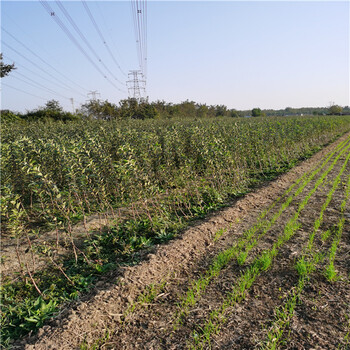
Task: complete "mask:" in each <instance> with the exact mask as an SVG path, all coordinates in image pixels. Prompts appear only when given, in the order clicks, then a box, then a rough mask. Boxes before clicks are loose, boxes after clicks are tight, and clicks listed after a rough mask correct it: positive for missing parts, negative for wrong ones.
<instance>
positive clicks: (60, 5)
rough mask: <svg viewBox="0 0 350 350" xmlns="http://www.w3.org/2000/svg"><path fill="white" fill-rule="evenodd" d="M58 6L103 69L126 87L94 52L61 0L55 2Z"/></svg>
mask: <svg viewBox="0 0 350 350" xmlns="http://www.w3.org/2000/svg"><path fill="white" fill-rule="evenodd" d="M55 2H56V4H57V6H58V7H59V8H60V9H61V11H62V12H63V14H64V15H65V17H66V18H67V19H68V21H69V23H70V24H71V25H72V27H73V28H74V30H75V31H76V32H77V33H78V35H79V36H80V39H81V40H83V42H84V43H85V45H86V46H87V47H88V48H89V50H90V51H91V52H92V54H93V55H94V56H95V58H96V59H97V60H98V61H99V62H100V63H101V64H102V65H103V67H104V68H105V69H106V71H107V72H108V73H109V74H110V75H111V76H112V77H113V78H114V79H115V80H116V81H118V83H120V84H122V85H124V84H123V83H122V82H121V81H120V80H119V79H118V78H117V77H116V76H115V75H114V74H113V73H112V72H111V70H110V69H109V68H108V67H107V66H106V65H105V63H104V62H103V61H102V59H101V58H100V57H99V55H98V54H97V53H96V51H95V50H94V48H93V47H92V46H91V45H90V43H89V42H88V40H87V39H86V37H85V35H84V34H83V33H82V32H81V30H80V29H79V27H78V26H77V25H76V24H75V22H74V20H73V18H72V17H71V16H70V14H69V13H68V11H67V10H66V8H65V7H64V6H63V4H62V2H61V1H59V0H56V1H55Z"/></svg>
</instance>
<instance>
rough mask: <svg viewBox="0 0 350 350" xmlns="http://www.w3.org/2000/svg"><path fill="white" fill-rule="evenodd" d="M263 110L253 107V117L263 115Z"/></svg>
mask: <svg viewBox="0 0 350 350" xmlns="http://www.w3.org/2000/svg"><path fill="white" fill-rule="evenodd" d="M261 116H262V111H261V109H260V108H253V109H252V117H261Z"/></svg>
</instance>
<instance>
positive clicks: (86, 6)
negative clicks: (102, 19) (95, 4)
mask: <svg viewBox="0 0 350 350" xmlns="http://www.w3.org/2000/svg"><path fill="white" fill-rule="evenodd" d="M81 2H82V4H83V6H84V8H85V11H86V12H87V14H88V16H89V18H90V20H91V22H92V24H93V26H94V27H95V29H96V31H97V33H98V35H99V37H100V38H101V40H102V42H103V44H104V45H105V46H106V49H107V51H108V53H109V55H110V56H111V57H112V60H113V61H114V63H115V64H116V65H117V67H118V68H119V70H120V72H121V73H122V74H123V75H124V76H126V74H125V73H124V71H123V70H122V69H121V67H120V65H119V63H118V61H117V60H116V58H115V57H114V55H113V53H112V51H111V49H110V48H109V46H108V43H107V41H106V40H105V38H104V37H103V35H102V32H101V30H100V28H99V27H98V25H97V23H96V21H95V18H94V17H93V15H92V13H91V11H90V9H89V7H88V4H87V3H86V1H84V0H82V1H81Z"/></svg>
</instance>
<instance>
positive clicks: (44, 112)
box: [22, 100, 81, 121]
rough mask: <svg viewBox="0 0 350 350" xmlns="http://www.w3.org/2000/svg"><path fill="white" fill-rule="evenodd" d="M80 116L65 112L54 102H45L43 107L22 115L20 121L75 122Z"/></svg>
mask: <svg viewBox="0 0 350 350" xmlns="http://www.w3.org/2000/svg"><path fill="white" fill-rule="evenodd" d="M80 117H81V116H79V115H75V114H72V113H69V112H65V111H64V110H63V108H62V107H61V106H60V103H59V102H58V101H56V100H50V101H47V102H46V104H45V106H43V107H39V108H38V109H35V110H32V111H29V112H27V113H26V114H24V115H22V119H24V120H27V121H33V120H42V121H50V120H51V121H58V120H60V121H70V120H77V119H79V118H80Z"/></svg>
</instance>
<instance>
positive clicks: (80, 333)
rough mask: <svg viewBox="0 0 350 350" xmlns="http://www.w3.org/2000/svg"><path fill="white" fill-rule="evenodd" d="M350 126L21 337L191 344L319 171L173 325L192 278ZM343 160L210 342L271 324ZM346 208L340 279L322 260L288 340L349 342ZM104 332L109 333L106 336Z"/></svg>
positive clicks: (221, 344)
mask: <svg viewBox="0 0 350 350" xmlns="http://www.w3.org/2000/svg"><path fill="white" fill-rule="evenodd" d="M349 135H350V134H348V135H346V136H344V137H342V138H341V139H340V140H338V141H337V142H336V143H335V144H333V145H330V146H328V147H326V148H325V149H324V150H322V151H321V152H319V153H317V154H316V155H315V156H314V157H312V158H311V159H309V160H307V161H305V162H303V163H302V164H300V165H299V166H297V167H296V168H294V169H293V170H292V171H290V172H289V173H287V174H285V175H283V176H281V177H279V178H278V179H277V180H276V181H274V182H271V183H268V184H265V185H264V186H262V187H261V188H259V189H258V190H256V191H255V192H253V193H250V194H248V195H246V196H245V197H244V198H241V199H239V200H237V201H236V202H235V203H234V204H233V205H232V206H230V207H229V208H226V209H224V210H221V211H219V212H217V213H215V214H213V215H211V216H209V217H208V218H207V219H206V220H204V221H202V222H197V223H196V224H195V225H194V226H193V227H191V228H189V229H188V230H187V231H186V232H185V233H184V234H183V235H182V236H181V237H180V238H178V239H176V240H173V241H172V242H170V243H169V244H167V245H163V246H157V247H155V248H154V249H153V251H152V252H151V253H150V254H148V256H147V257H146V258H145V260H144V261H143V262H142V263H140V264H139V265H137V266H133V267H127V268H123V269H122V270H121V271H118V272H117V273H116V274H115V277H114V278H113V279H110V280H109V281H104V282H100V283H99V284H98V285H96V289H95V291H94V293H92V294H91V295H89V296H85V297H84V298H83V299H82V300H80V301H79V302H77V303H75V304H73V305H70V307H69V308H67V309H66V310H65V311H63V312H62V313H61V314H60V315H59V316H58V317H56V319H54V320H53V321H51V322H50V323H49V324H48V325H46V326H44V327H43V328H42V329H41V330H40V331H39V333H38V334H37V335H35V336H32V337H27V338H26V339H24V340H22V342H21V343H17V344H15V346H14V347H15V348H25V349H76V348H79V347H80V345H81V344H85V345H86V346H87V347H86V348H89V347H91V346H92V345H94V344H95V345H97V344H98V346H97V347H96V348H99V346H100V348H101V349H186V348H188V346H189V345H190V344H191V341H192V333H193V331H194V330H196V331H199V330H200V327H201V326H202V325H203V324H204V323H205V321H206V320H207V319H208V316H209V314H210V312H211V311H212V310H215V309H217V308H218V307H219V306H220V305H221V304H222V302H223V300H224V299H225V297H226V296H227V294H228V293H229V292H230V290H231V288H232V285H234V283H235V281H236V280H237V277H238V276H239V275H240V272H241V271H244V270H245V269H246V268H247V266H249V264H250V263H251V261H252V259H253V258H254V257H255V256H257V255H258V254H259V253H260V252H261V251H262V250H264V249H268V248H270V247H271V246H272V244H273V242H275V240H276V237H277V236H278V235H280V234H281V233H282V232H283V228H284V225H285V223H286V221H287V220H288V219H289V218H290V217H291V216H292V215H293V214H294V213H295V211H296V210H297V207H298V204H299V203H300V202H301V200H302V199H303V198H304V197H305V195H306V193H307V192H308V191H309V190H310V189H311V188H312V187H313V186H314V184H315V181H316V180H317V178H318V176H319V175H317V176H316V177H315V179H314V180H313V181H311V183H310V184H309V185H308V186H307V187H306V188H305V189H304V191H303V192H302V194H301V195H299V196H298V197H296V198H295V200H293V202H292V203H291V205H290V206H289V208H288V209H287V210H286V211H285V212H284V213H283V214H282V215H281V217H280V218H279V219H278V220H277V221H276V223H275V224H274V225H273V227H272V228H271V230H269V231H268V233H267V234H266V235H265V236H264V237H263V238H262V239H261V240H260V241H259V243H258V244H257V246H256V247H255V248H254V249H253V250H252V251H251V252H250V254H249V258H248V259H247V260H246V262H245V264H244V265H243V266H239V265H238V264H237V262H236V261H235V260H233V261H231V263H229V265H228V266H227V267H226V268H225V269H224V270H223V271H221V273H220V275H219V276H218V277H217V278H216V279H215V280H213V281H212V282H211V283H210V284H209V286H208V287H207V290H206V291H205V293H203V295H202V298H201V299H200V300H199V302H198V303H196V305H195V306H194V307H193V308H191V309H190V310H189V313H188V315H187V317H186V318H185V319H184V321H183V323H182V324H181V325H180V326H178V327H177V329H176V330H174V323H175V319H176V314H177V312H178V309H179V307H178V304H179V301H180V300H181V298H182V297H183V296H184V295H185V294H186V291H187V290H188V288H189V285H190V283H191V281H193V280H195V279H196V278H197V277H198V276H199V275H200V274H201V273H203V272H205V271H206V268H207V267H208V266H209V265H210V263H211V262H212V260H213V258H214V257H215V255H216V254H217V253H218V252H220V251H222V250H223V249H226V248H228V247H230V246H231V245H232V244H233V243H234V242H235V241H237V239H238V238H239V237H240V236H241V235H242V233H243V232H244V231H245V230H246V229H248V228H249V227H251V226H252V225H254V223H255V222H256V221H257V218H258V216H259V214H260V213H261V212H262V211H263V210H265V209H266V208H268V207H269V206H270V205H271V203H273V202H274V201H275V200H276V198H278V197H279V196H281V195H282V194H283V192H284V191H285V190H286V189H287V188H288V187H289V186H290V185H291V184H293V183H294V182H295V181H296V179H298V178H299V177H300V176H301V175H302V174H304V173H305V172H306V171H308V170H310V169H311V168H312V167H313V166H315V165H316V164H317V162H319V161H320V160H321V159H322V158H323V157H324V155H325V154H326V153H327V152H329V151H330V150H331V149H334V147H335V146H336V145H337V144H339V142H341V141H343V140H345V139H347V138H348V137H349ZM344 160H345V156H342V159H340V160H339V162H338V163H337V165H336V166H335V167H334V169H333V170H332V171H331V172H330V174H329V175H328V176H327V179H326V181H324V183H323V185H322V186H320V188H319V189H318V190H317V191H316V193H315V194H314V195H313V196H312V197H311V198H310V200H309V203H308V204H307V206H306V207H305V209H304V210H303V211H302V212H301V214H300V218H299V222H300V223H301V227H300V229H299V230H298V231H297V232H296V233H295V234H294V236H293V237H292V238H291V239H290V240H289V241H288V242H286V243H285V244H284V245H283V246H282V247H281V249H280V251H279V253H278V255H277V257H276V259H275V261H274V262H273V266H272V267H271V268H270V269H269V270H267V271H266V272H264V273H262V274H261V275H260V276H259V277H258V278H257V279H256V281H255V282H254V284H253V286H252V287H251V288H250V289H249V292H248V294H247V297H246V299H245V300H244V301H242V302H240V303H238V304H236V305H235V306H233V307H231V308H229V309H227V310H226V313H225V318H226V321H225V322H224V323H223V324H222V325H221V328H220V332H219V333H218V334H217V335H215V336H214V337H212V339H211V345H210V347H211V348H213V349H254V348H258V347H259V346H261V345H263V344H264V342H265V340H266V334H267V330H268V329H269V327H271V324H272V321H273V319H274V312H275V308H276V307H278V306H280V305H282V304H283V302H284V301H285V297H286V296H287V294H288V292H289V291H290V290H291V288H293V286H295V285H296V283H297V280H298V275H297V273H296V271H295V268H294V263H295V261H296V259H297V258H298V256H299V255H300V253H301V251H302V249H303V247H304V246H305V244H306V242H307V239H308V235H309V234H310V231H312V228H313V223H314V221H315V219H316V218H317V217H318V215H319V212H320V208H321V207H322V204H323V202H324V201H325V199H326V196H327V193H328V192H329V190H330V188H331V186H332V180H333V179H334V178H335V177H336V175H337V173H338V172H339V170H340V168H341V165H342V164H343V163H344ZM349 174H350V163H348V166H347V168H346V171H345V172H344V174H343V176H342V185H340V186H339V187H338V189H337V190H336V192H335V194H334V196H333V199H332V201H331V203H330V205H329V207H328V208H327V209H326V211H325V213H324V222H323V224H322V225H321V227H320V230H319V232H318V233H317V238H316V239H315V247H316V249H317V250H320V251H324V252H326V251H327V250H328V249H329V247H330V242H331V240H332V238H331V239H330V240H329V242H328V243H326V244H322V242H321V240H320V238H319V237H320V232H324V231H326V230H328V229H329V228H331V227H332V226H333V225H335V224H336V223H337V221H338V220H339V217H340V203H341V201H342V200H343V198H344V183H345V182H346V180H347V177H348V176H349ZM296 188H297V187H296ZM296 188H295V189H294V190H293V191H295V190H296ZM278 209H279V205H277V206H276V207H275V208H274V209H273V210H272V211H271V212H270V213H269V214H268V218H271V217H272V215H273V214H274V213H275V212H276V211H277V210H278ZM345 216H346V222H345V226H344V230H343V235H342V240H341V244H340V245H339V248H338V251H337V258H336V268H337V270H338V272H339V275H340V276H341V279H340V280H338V281H336V282H334V283H329V282H327V280H326V279H325V277H324V275H323V272H322V271H323V268H324V266H323V265H320V266H319V269H318V270H317V272H316V273H314V274H313V275H312V278H311V280H310V281H309V283H308V284H307V287H306V288H305V289H304V291H303V294H302V296H301V300H300V301H299V303H298V305H297V308H296V311H295V312H294V316H293V319H292V320H291V322H290V325H289V327H288V329H287V331H286V334H285V336H284V339H285V342H284V343H282V344H281V348H286V349H337V347H339V348H343V349H346V348H347V347H348V348H349V343H347V344H348V345H346V334H347V332H348V331H349V327H350V325H349V318H348V315H349V311H350V287H349V273H350V268H349V267H350V265H349V259H348V256H349V252H350V239H349V233H350V207H349V206H348V207H347V208H346V210H345ZM220 229H227V230H226V231H225V232H224V233H223V235H222V236H221V237H220V238H219V239H215V234H216V233H217V232H218V230H220ZM163 282H164V283H163ZM162 283H163V284H164V285H163V284H162ZM150 285H154V286H156V289H157V288H158V287H159V288H158V289H157V293H156V297H155V298H154V299H153V300H151V301H150V302H144V303H139V304H136V306H135V308H134V309H132V308H131V305H133V304H135V303H136V301H137V300H138V297H139V295H140V294H141V293H142V292H143V291H145V290H146V289H147V287H148V288H149V287H150ZM157 286H158V287H157ZM106 332H108V334H109V336H108V337H105V336H106ZM288 333H289V336H288ZM210 347H209V346H206V347H205V348H210Z"/></svg>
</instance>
